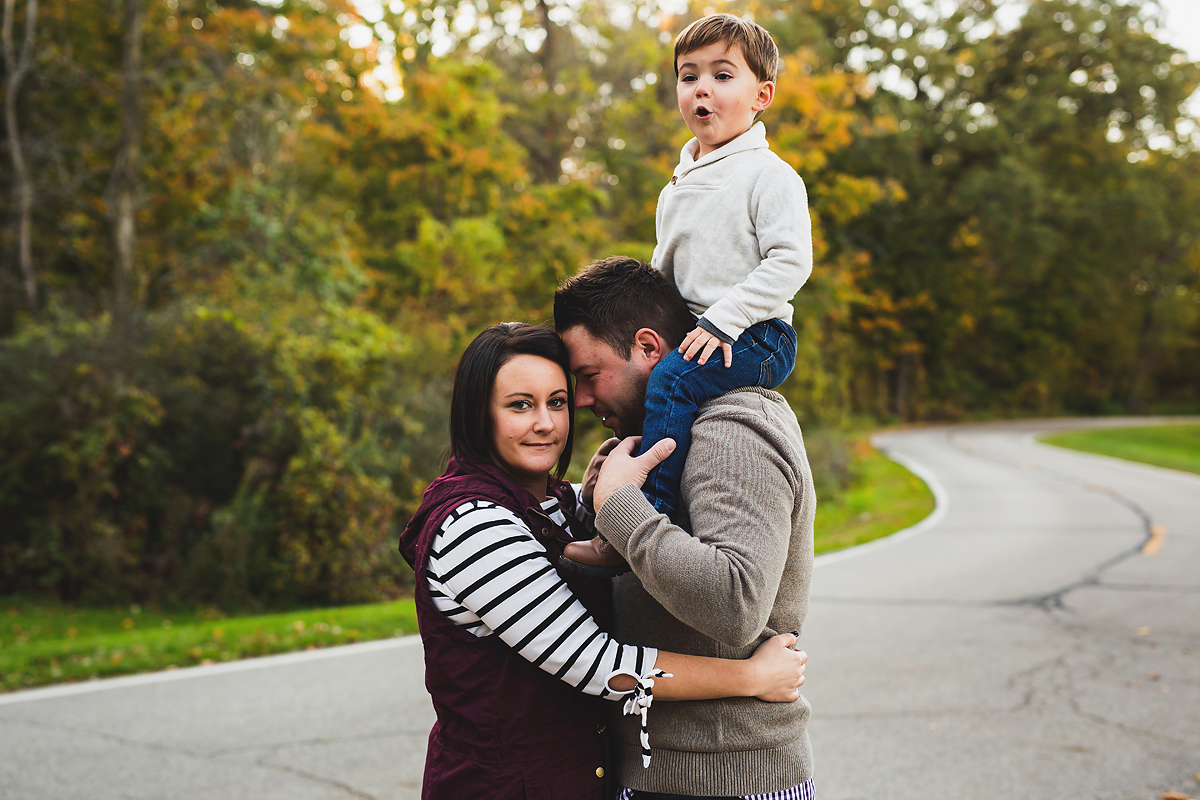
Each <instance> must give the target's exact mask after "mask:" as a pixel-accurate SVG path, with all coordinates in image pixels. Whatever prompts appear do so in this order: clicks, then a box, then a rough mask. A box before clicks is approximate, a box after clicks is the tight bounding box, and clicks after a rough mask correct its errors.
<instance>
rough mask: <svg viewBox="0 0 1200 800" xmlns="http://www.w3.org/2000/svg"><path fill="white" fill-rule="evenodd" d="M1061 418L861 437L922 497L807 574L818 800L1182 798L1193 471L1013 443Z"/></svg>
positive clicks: (1196, 661)
mask: <svg viewBox="0 0 1200 800" xmlns="http://www.w3.org/2000/svg"><path fill="white" fill-rule="evenodd" d="M1129 422H1131V420H1109V421H1106V423H1104V424H1106V425H1110V426H1115V425H1120V424H1128V423H1129ZM1081 424H1086V425H1087V426H1093V427H1094V426H1096V425H1097V423H1096V422H1095V421H1089V422H1087V423H1078V422H1069V421H1056V422H1025V423H1016V424H1012V423H1009V424H995V425H980V426H956V427H948V428H932V429H926V430H916V431H909V432H903V433H894V434H888V435H885V436H879V437H878V439H877V446H880V447H882V448H884V449H886V450H887V451H888V452H889V453H891V454H892V455H893V456H894V457H895V458H897V460H899V461H901V463H905V464H906V465H908V466H910V468H913V469H914V470H915V471H917V472H918V473H919V474H922V476H923V477H926V478H927V482H929V483H930V484H931V486H933V487H934V488H935V490H936V493H937V494H938V495H939V500H940V503H939V508H938V511H937V512H935V514H934V516H933V518H931V519H930V520H927V521H926V522H925V523H923V524H922V525H920V526H918V529H917V530H916V531H914V532H908V533H904V534H900V535H899V536H897V537H892V539H891V540H883V541H881V542H879V543H878V544H876V545H874V546H868V547H866V548H860V549H858V550H856V551H847V552H846V553H839V554H833V555H832V556H830V557H828V558H826V559H824V560H823V561H822V563H821V565H820V567H819V568H818V569H817V570H816V575H815V577H814V580H813V589H812V592H813V605H812V609H811V611H810V614H809V622H808V625H807V627H806V630H805V632H804V643H803V644H804V647H805V649H806V650H807V651H808V652H809V653H810V662H809V672H810V674H811V680H810V682H809V683H808V684H807V685H806V686H805V695H806V697H808V698H809V700H810V702H811V703H812V706H813V724H812V739H813V747H814V750H815V759H816V764H817V769H818V781H819V783H818V788H819V790H820V793H821V797H822V800H849V799H850V798H864V799H865V798H871V799H872V800H874V799H875V798H964V797H965V798H983V797H1011V798H1047V799H1048V800H1049V799H1051V798H1053V799H1054V800H1064V799H1065V798H1114V800H1116V799H1117V798H1121V799H1122V800H1124V799H1125V798H1159V797H1160V796H1161V795H1162V794H1163V793H1164V792H1166V791H1170V790H1176V791H1185V792H1186V793H1187V794H1193V795H1194V794H1197V793H1200V792H1198V791H1197V790H1200V786H1197V783H1196V779H1193V777H1192V776H1193V773H1197V772H1198V771H1200V476H1197V475H1188V474H1184V473H1179V472H1173V471H1170V470H1163V469H1157V468H1154V467H1148V466H1141V465H1134V464H1130V463H1128V462H1123V461H1117V460H1114V459H1108V458H1104V457H1099V456H1090V455H1085V454H1080V453H1075V452H1072V451H1067V450H1062V449H1059V448H1054V447H1050V446H1047V445H1042V444H1039V443H1037V442H1034V441H1033V439H1032V436H1033V434H1035V433H1038V432H1043V431H1049V430H1052V429H1061V428H1066V427H1079V426H1081Z"/></svg>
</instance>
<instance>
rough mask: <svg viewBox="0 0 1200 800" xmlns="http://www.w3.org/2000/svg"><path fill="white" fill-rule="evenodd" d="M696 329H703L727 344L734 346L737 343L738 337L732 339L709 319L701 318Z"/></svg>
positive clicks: (697, 321)
mask: <svg viewBox="0 0 1200 800" xmlns="http://www.w3.org/2000/svg"><path fill="white" fill-rule="evenodd" d="M696 327H697V328H703V329H704V330H706V331H708V332H709V333H711V334H712V335H713V336H715V337H717V338H718V339H720V340H721V341H722V342H724V343H725V344H733V343H734V342H736V341H737V336H732V337H731V336H730V335H729V334H728V333H726V332H725V331H723V330H721V329H720V328H718V327H717V326H716V323H714V322H713V321H712V320H710V319H708V318H707V317H701V318H700V319H698V320H696ZM739 335H740V334H739Z"/></svg>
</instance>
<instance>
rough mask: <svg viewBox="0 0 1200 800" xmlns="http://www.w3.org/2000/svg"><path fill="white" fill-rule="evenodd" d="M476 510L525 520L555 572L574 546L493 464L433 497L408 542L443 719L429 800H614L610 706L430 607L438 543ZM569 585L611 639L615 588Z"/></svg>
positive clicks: (407, 532) (557, 484)
mask: <svg viewBox="0 0 1200 800" xmlns="http://www.w3.org/2000/svg"><path fill="white" fill-rule="evenodd" d="M550 484H551V485H550V490H551V491H552V492H553V493H554V495H555V496H557V497H558V500H559V503H560V504H561V505H562V508H563V511H564V513H565V514H566V516H567V519H568V520H572V519H573V518H574V515H573V513H572V512H573V510H574V509H575V505H576V504H575V495H574V492H573V491H572V489H571V486H570V485H569V484H566V483H563V482H561V481H555V480H553V479H552V480H551V481H550ZM473 499H481V500H490V501H492V502H494V503H496V504H497V505H500V506H503V507H505V508H507V509H509V510H510V511H512V512H514V513H515V514H516V515H517V517H518V518H520V519H522V520H523V521H524V522H525V523H526V524H527V525H528V526H529V529H530V530H531V531H532V532H533V535H534V537H536V538H537V540H538V541H539V542H541V543H542V544H543V545H544V546H545V547H546V549H547V551H549V558H550V562H551V563H552V564H554V565H555V569H558V557H559V556H560V555H562V552H563V545H564V544H566V543H567V542H569V541H571V539H572V538H573V537H572V535H571V533H569V532H568V531H565V530H563V529H562V528H560V527H559V526H557V525H555V524H554V522H553V521H552V520H551V519H550V518H549V517H548V516H547V515H546V514H545V512H544V511H542V508H541V506H540V504H539V503H538V502H537V499H536V498H535V497H534V496H533V495H532V494H530V493H529V491H528V490H526V489H525V488H524V487H522V486H520V485H519V484H517V483H516V482H515V481H514V480H513V479H512V478H511V477H510V476H509V475H508V474H507V473H505V472H504V471H503V470H501V469H499V468H497V467H494V466H491V465H488V464H479V463H473V462H468V463H462V462H458V461H456V460H455V459H451V460H450V465H449V467H448V468H447V470H446V472H445V474H444V475H442V477H440V478H438V479H437V480H436V481H434V482H433V483H432V484H430V486H429V488H428V489H426V490H425V495H424V497H423V498H422V500H421V506H420V508H419V509H418V510H417V513H416V514H415V515H414V516H413V518H412V520H410V521H409V523H408V526H407V527H406V528H405V529H404V533H402V534H401V536H400V553H401V555H403V556H404V558H405V560H406V561H408V563H409V564H411V565H412V567H413V570H414V571H415V572H416V588H415V594H416V606H417V621H418V623H419V625H420V628H421V640H422V643H423V644H424V647H425V686H426V688H428V689H429V694H430V695H431V696H432V698H433V706H434V709H435V710H436V711H437V722H436V723H435V724H434V726H433V730H432V731H431V732H430V734H429V750H428V752H427V754H426V759H425V777H424V783H423V785H422V789H421V797H422V800H465V799H466V798H495V800H502V799H504V798H513V799H514V800H537V799H538V798H545V799H546V800H550V799H551V798H553V800H582V799H584V798H586V799H587V800H607V799H608V798H611V797H612V786H611V783H610V781H611V776H610V773H611V769H610V762H609V758H608V749H607V742H606V737H605V736H604V735H603V734H604V726H605V715H604V708H603V705H604V703H605V701H603V700H600V699H599V698H596V697H592V696H589V695H585V694H583V693H581V692H579V691H578V690H576V689H573V688H572V687H571V686H569V685H567V684H566V683H564V682H563V681H561V680H559V679H558V678H555V677H554V676H553V675H551V674H549V673H547V672H544V671H542V670H541V669H539V668H538V667H535V666H534V665H533V664H531V663H529V662H528V661H526V660H525V659H524V658H522V657H521V656H520V655H519V654H518V653H517V652H516V651H514V650H512V649H511V648H510V647H509V646H508V645H506V644H505V643H504V642H503V641H501V640H500V637H499V636H496V635H494V634H493V635H491V636H486V637H482V638H480V637H477V636H475V635H473V634H472V633H470V632H469V631H467V630H464V629H463V628H461V627H459V626H458V625H455V624H454V623H453V622H451V621H450V620H449V619H447V618H446V617H445V616H444V615H443V614H442V613H441V612H440V611H438V609H437V608H436V607H435V606H434V604H433V599H432V598H431V597H430V596H429V583H428V579H427V574H426V564H427V562H428V556H429V549H430V547H431V546H432V543H433V539H434V536H435V535H436V534H437V531H438V529H439V528H440V527H441V525H442V523H443V522H444V521H445V519H446V517H447V516H449V515H450V512H451V511H452V510H454V509H455V508H456V507H457V506H459V505H461V504H462V503H464V502H467V501H468V500H473ZM582 536H583V534H582V532H581V537H582ZM559 574H560V575H561V576H562V578H563V580H565V581H566V583H567V585H568V586H570V588H571V590H572V591H573V592H574V593H575V595H576V596H577V597H578V598H579V599H580V601H581V602H582V603H583V604H584V606H585V607H586V608H587V609H588V610H589V611H590V612H591V613H592V615H593V616H594V617H595V618H596V621H597V622H598V623H600V625H601V627H604V628H606V629H607V627H608V618H609V614H610V605H609V604H610V582H609V581H607V580H595V579H588V578H583V577H580V576H577V575H575V574H573V573H570V572H564V571H561V570H560V572H559Z"/></svg>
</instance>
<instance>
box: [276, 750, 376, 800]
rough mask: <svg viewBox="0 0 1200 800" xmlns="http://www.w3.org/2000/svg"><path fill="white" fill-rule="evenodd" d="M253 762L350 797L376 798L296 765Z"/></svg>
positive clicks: (369, 799) (370, 799) (368, 799)
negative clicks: (322, 785) (341, 792)
mask: <svg viewBox="0 0 1200 800" xmlns="http://www.w3.org/2000/svg"><path fill="white" fill-rule="evenodd" d="M254 764H255V766H258V767H263V768H265V769H274V770H278V771H280V772H286V773H288V774H289V775H296V776H298V777H301V778H304V779H305V780H310V781H314V782H316V783H320V784H324V785H325V786H332V787H334V788H335V789H341V790H342V791H343V792H346V793H347V794H349V795H351V796H352V797H362V798H364V799H365V800H376V798H375V795H373V794H369V793H367V792H363V791H360V790H358V789H355V788H354V787H353V786H351V785H350V784H348V783H343V782H342V781H339V780H336V779H334V778H326V777H324V776H321V775H317V774H315V773H312V772H307V771H305V770H302V769H297V768H296V767H289V766H288V765H286V764H272V763H271V762H269V761H263V760H262V759H258V760H256V761H255V762H254Z"/></svg>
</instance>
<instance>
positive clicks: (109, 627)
mask: <svg viewBox="0 0 1200 800" xmlns="http://www.w3.org/2000/svg"><path fill="white" fill-rule="evenodd" d="M0 620H3V627H0V690H4V691H12V690H14V689H25V688H29V687H33V686H43V685H46V684H51V683H68V682H73V681H81V680H89V679H92V678H107V677H112V676H115V675H129V674H132V673H136V672H148V671H152V670H161V669H172V668H176V667H188V666H195V665H198V664H213V663H218V662H221V661H232V660H234V659H239V658H252V657H254V656H265V655H270V654H272V653H290V652H293V651H296V650H311V649H315V648H318V647H330V646H332V645H338V644H349V643H352V642H364V641H369V640H372V639H384V638H387V637H390V636H403V635H406V634H410V633H416V631H417V617H416V611H415V609H414V607H413V602H412V600H399V601H396V602H392V603H378V604H372V605H363V606H346V607H343V608H322V609H312V610H306V611H293V612H289V613H286V614H269V615H266V616H257V617H235V618H223V616H222V615H221V614H220V613H219V612H217V611H215V610H209V611H207V612H205V611H200V612H198V613H197V612H192V613H187V612H179V613H167V612H162V611H154V610H151V609H141V608H139V607H138V606H132V607H130V608H127V609H77V608H72V607H69V606H64V605H57V604H49V603H36V602H30V601H22V600H21V599H20V598H4V599H0Z"/></svg>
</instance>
